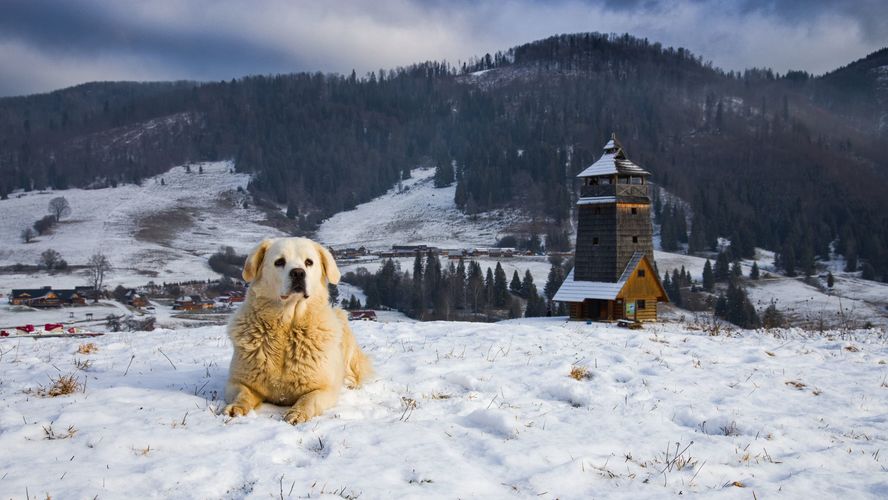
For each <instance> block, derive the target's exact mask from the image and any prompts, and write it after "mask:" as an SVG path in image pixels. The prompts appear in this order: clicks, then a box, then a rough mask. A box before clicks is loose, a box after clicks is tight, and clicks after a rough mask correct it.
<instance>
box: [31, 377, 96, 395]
mask: <svg viewBox="0 0 888 500" xmlns="http://www.w3.org/2000/svg"><path fill="white" fill-rule="evenodd" d="M49 381H50V382H52V384H50V386H49V387H44V386H42V385H41V386H38V387H37V389H26V390H25V394H34V395H37V396H40V397H41V398H54V397H58V396H67V395H68V394H73V393H75V392H77V391H79V390H81V389H82V388H83V385H82V384H81V383H80V380H78V379H77V377H75V376H74V374H70V375H59V376H58V378H52V377H50V378H49Z"/></svg>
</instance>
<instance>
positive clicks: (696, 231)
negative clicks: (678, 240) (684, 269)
mask: <svg viewBox="0 0 888 500" xmlns="http://www.w3.org/2000/svg"><path fill="white" fill-rule="evenodd" d="M705 248H706V232H705V229H704V227H703V217H702V216H701V215H699V214H697V213H695V214H694V218H693V221H692V224H691V236H690V237H689V238H688V253H694V252H702V251H703V250H704V249H705Z"/></svg>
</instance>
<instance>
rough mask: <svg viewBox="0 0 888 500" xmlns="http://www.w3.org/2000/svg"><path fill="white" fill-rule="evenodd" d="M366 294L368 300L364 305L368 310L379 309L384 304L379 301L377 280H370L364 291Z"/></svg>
mask: <svg viewBox="0 0 888 500" xmlns="http://www.w3.org/2000/svg"><path fill="white" fill-rule="evenodd" d="M364 293H365V294H366V295H367V300H366V302H365V303H364V305H365V306H366V307H367V309H379V306H380V305H382V303H381V302H380V299H379V288H378V287H377V286H376V280H370V282H369V283H368V284H367V287H366V288H365V289H364Z"/></svg>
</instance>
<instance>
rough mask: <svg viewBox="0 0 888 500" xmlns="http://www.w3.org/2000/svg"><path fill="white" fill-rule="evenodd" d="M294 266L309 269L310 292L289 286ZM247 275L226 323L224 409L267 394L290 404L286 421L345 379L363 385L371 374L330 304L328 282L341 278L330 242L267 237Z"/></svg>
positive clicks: (333, 392)
mask: <svg viewBox="0 0 888 500" xmlns="http://www.w3.org/2000/svg"><path fill="white" fill-rule="evenodd" d="M282 262H283V264H281V263H282ZM309 264H310V265H309ZM296 268H298V269H301V270H303V271H305V275H306V276H305V285H306V290H305V293H290V281H289V273H290V272H291V271H293V270H294V269H296ZM243 276H244V279H245V280H246V281H250V282H251V284H250V288H249V291H248V293H247V297H246V300H245V301H244V303H243V305H242V307H241V308H240V310H238V312H237V313H236V314H235V316H234V317H233V318H232V320H231V322H230V323H229V325H228V332H229V336H230V337H231V342H232V344H233V345H234V355H233V356H232V358H231V369H230V373H229V380H228V385H227V387H226V389H225V400H226V401H227V402H228V403H229V404H228V406H226V407H225V410H224V413H225V414H226V415H229V416H232V417H236V416H240V415H245V414H247V413H248V412H249V411H250V410H252V409H254V408H256V407H257V406H259V405H260V404H261V403H263V402H268V403H273V404H276V405H286V406H291V408H290V409H289V410H288V411H287V413H286V414H285V416H284V418H285V420H286V421H287V422H289V423H291V424H297V423H301V422H305V421H307V420H309V419H311V418H313V417H316V416H318V415H320V414H321V413H323V412H324V411H325V410H327V409H328V408H330V407H332V406H333V405H335V404H336V401H337V400H338V398H339V392H340V390H341V389H342V386H343V385H347V386H348V387H350V388H354V387H358V386H359V385H360V384H361V382H362V381H363V380H365V379H366V378H367V377H369V376H370V375H371V373H372V366H371V362H370V359H369V358H368V357H367V356H366V355H365V354H364V353H363V352H362V351H361V348H360V347H359V346H358V345H357V343H356V342H355V338H354V335H353V334H352V331H351V328H349V325H348V318H347V316H346V314H345V312H344V311H343V310H342V309H339V308H335V309H334V308H332V307H330V305H329V294H328V292H327V283H328V282H330V283H333V284H336V283H338V282H339V268H338V267H337V266H336V261H335V260H334V259H333V256H332V255H331V254H330V252H329V251H328V250H327V249H326V248H324V247H322V246H321V245H319V244H317V243H315V242H314V241H311V240H309V239H305V238H278V239H275V240H264V241H263V242H261V243H260V244H259V245H258V246H257V247H256V248H255V249H254V250H253V252H252V253H251V254H250V256H249V257H247V260H246V262H245V263H244V272H243ZM288 294H289V295H288ZM306 295H307V296H308V298H306V297H305V296H306Z"/></svg>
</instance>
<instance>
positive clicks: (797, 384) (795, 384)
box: [784, 380, 808, 391]
mask: <svg viewBox="0 0 888 500" xmlns="http://www.w3.org/2000/svg"><path fill="white" fill-rule="evenodd" d="M784 384H786V385H788V386H790V387H795V388H796V389H798V390H800V391H801V390H802V389H804V388H805V387H808V385H807V384H805V383H804V382H802V381H800V380H788V381H786V382H784Z"/></svg>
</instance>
